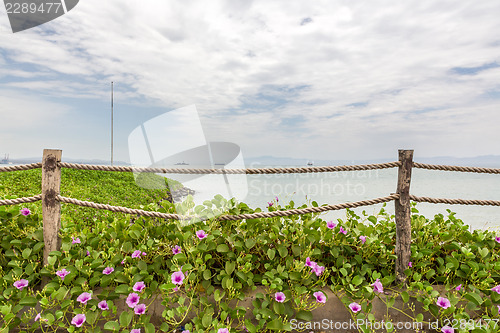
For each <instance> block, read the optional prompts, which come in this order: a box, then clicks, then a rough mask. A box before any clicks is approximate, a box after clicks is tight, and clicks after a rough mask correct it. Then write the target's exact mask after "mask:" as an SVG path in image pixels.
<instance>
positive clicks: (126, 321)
mask: <svg viewBox="0 0 500 333" xmlns="http://www.w3.org/2000/svg"><path fill="white" fill-rule="evenodd" d="M131 321H132V314H131V313H130V311H124V312H122V314H121V315H120V325H121V326H124V327H127V326H128V325H130V322H131Z"/></svg>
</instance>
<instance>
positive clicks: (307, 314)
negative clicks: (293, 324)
mask: <svg viewBox="0 0 500 333" xmlns="http://www.w3.org/2000/svg"><path fill="white" fill-rule="evenodd" d="M295 317H296V318H297V319H300V320H303V321H312V319H313V315H312V313H311V311H306V310H300V311H299V312H297V315H296V316H295Z"/></svg>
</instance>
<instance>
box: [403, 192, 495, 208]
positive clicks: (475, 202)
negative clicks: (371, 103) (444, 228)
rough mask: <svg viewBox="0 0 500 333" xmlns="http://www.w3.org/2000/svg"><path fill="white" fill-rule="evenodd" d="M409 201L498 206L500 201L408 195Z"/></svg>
mask: <svg viewBox="0 0 500 333" xmlns="http://www.w3.org/2000/svg"><path fill="white" fill-rule="evenodd" d="M410 200H413V201H417V202H428V203H434V204H438V203H444V204H450V205H480V206H500V201H494V200H469V199H443V198H429V197H417V196H415V195H410Z"/></svg>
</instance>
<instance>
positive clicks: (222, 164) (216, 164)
mask: <svg viewBox="0 0 500 333" xmlns="http://www.w3.org/2000/svg"><path fill="white" fill-rule="evenodd" d="M215 165H226V163H215Z"/></svg>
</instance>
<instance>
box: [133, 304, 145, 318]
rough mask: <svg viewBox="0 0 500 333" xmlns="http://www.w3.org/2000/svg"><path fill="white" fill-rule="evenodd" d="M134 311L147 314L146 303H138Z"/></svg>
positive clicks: (138, 313) (137, 313)
mask: <svg viewBox="0 0 500 333" xmlns="http://www.w3.org/2000/svg"><path fill="white" fill-rule="evenodd" d="M134 312H135V314H136V315H141V314H145V313H146V304H138V305H137V306H136V307H135V308H134Z"/></svg>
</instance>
